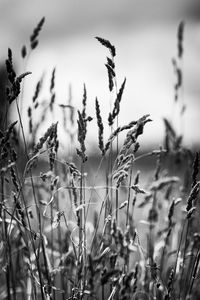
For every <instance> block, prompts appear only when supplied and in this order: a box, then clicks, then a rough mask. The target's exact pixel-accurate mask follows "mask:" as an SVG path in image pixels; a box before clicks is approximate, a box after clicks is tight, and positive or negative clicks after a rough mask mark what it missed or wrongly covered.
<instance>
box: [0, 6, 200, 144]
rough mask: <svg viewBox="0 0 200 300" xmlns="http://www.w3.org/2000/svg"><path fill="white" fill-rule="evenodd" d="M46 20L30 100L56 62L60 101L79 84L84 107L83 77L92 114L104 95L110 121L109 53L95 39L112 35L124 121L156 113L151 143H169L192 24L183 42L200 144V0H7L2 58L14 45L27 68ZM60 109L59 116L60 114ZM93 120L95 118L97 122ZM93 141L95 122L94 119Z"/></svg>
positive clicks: (187, 95) (189, 119)
mask: <svg viewBox="0 0 200 300" xmlns="http://www.w3.org/2000/svg"><path fill="white" fill-rule="evenodd" d="M43 16H45V17H46V22H45V26H44V28H43V30H42V32H41V35H40V43H39V47H38V48H37V49H36V50H35V51H34V53H32V56H31V57H30V60H29V62H28V66H27V69H28V71H29V70H30V71H32V72H33V74H32V75H31V78H29V79H27V80H26V89H25V97H26V103H25V108H26V107H27V105H28V103H30V100H31V97H32V94H33V89H34V86H35V84H36V82H37V80H38V79H39V78H40V76H41V74H42V73H43V72H44V71H46V74H47V78H48V76H50V73H51V70H52V68H53V67H54V66H56V69H57V70H56V72H57V73H56V93H57V103H65V102H66V99H67V87H68V85H69V84H70V83H71V84H72V93H73V100H74V104H75V105H76V107H80V103H81V97H82V89H83V83H85V84H86V86H87V90H88V113H89V114H91V115H92V116H94V100H95V97H96V96H97V97H98V99H99V101H100V104H101V106H102V110H103V115H104V119H105V120H106V118H107V114H108V109H109V99H110V97H109V91H108V84H107V73H106V69H105V66H104V63H105V61H106V56H107V55H108V52H107V51H106V49H105V48H104V47H102V46H101V45H100V44H98V42H97V41H96V40H95V39H94V37H95V36H100V37H104V38H106V39H109V40H110V41H111V42H112V43H113V44H114V45H115V46H116V49H117V57H116V70H117V79H118V85H120V84H121V82H122V80H123V78H124V77H126V78H127V85H126V90H125V93H124V97H123V100H122V106H121V117H120V119H119V123H120V124H121V125H123V124H125V123H127V122H129V121H131V120H133V119H136V118H138V117H140V116H141V115H143V114H146V113H150V114H151V117H152V119H153V121H154V122H152V124H150V125H149V126H148V127H149V128H148V129H147V131H146V132H147V133H146V135H145V136H144V139H145V140H146V141H150V142H153V143H154V144H159V143H160V142H161V141H162V134H163V126H162V118H163V117H166V116H167V117H171V116H172V115H173V114H174V113H173V110H174V105H173V84H174V83H175V77H174V73H173V68H172V64H171V58H172V57H174V56H175V55H176V44H177V42H176V30H177V26H178V24H179V22H180V21H181V20H184V21H185V22H186V30H185V41H184V48H185V53H184V100H185V102H186V105H187V107H188V108H187V110H186V117H185V129H184V132H185V140H186V143H193V144H194V143H196V142H197V141H198V140H199V139H200V133H199V132H200V131H199V130H196V128H197V126H199V125H200V122H199V113H200V110H199V108H200V106H199V98H200V88H199V86H200V84H199V80H200V79H199V78H200V24H199V20H200V18H199V17H200V2H199V1H198V0H190V1H187V0H176V1H174V0H173V1H172V0H168V1H164V0H163V1H161V0H129V1H128V0H123V1H119V0H109V1H106V0H101V1H94V0H79V1H78V0H73V1H72V0H71V1H69V0H56V1H55V0H42V1H39V0H38V1H36V0H35V1H27V0H23V1H22V0H16V1H14V0H13V1H11V0H10V1H9V0H0V36H1V38H0V59H1V60H4V59H5V58H6V55H7V48H8V47H11V49H12V50H13V54H14V59H15V61H16V66H17V68H18V71H19V73H20V71H21V70H22V64H21V62H20V61H21V59H20V49H21V46H22V45H23V44H24V43H28V39H29V36H30V34H31V32H32V30H33V28H34V27H35V25H36V24H37V23H38V21H39V20H40V19H41V18H42V17H43ZM58 112H59V110H58V111H57V114H56V116H54V118H55V119H56V118H57V119H60V115H59V113H58ZM93 122H94V121H93ZM91 127H92V128H91V130H90V139H94V135H96V128H95V126H94V125H91Z"/></svg>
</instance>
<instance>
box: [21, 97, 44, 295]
mask: <svg viewBox="0 0 200 300" xmlns="http://www.w3.org/2000/svg"><path fill="white" fill-rule="evenodd" d="M16 107H17V112H18V116H19V121H20V126H21V130H22V137H23V142H24V147H25V153H26V157H27V159H28V160H29V155H28V148H27V144H26V138H25V133H24V128H23V123H22V118H21V114H20V110H19V105H18V102H17V99H16ZM30 177H31V185H32V191H33V198H34V202H35V205H36V212H37V217H38V222H39V231H40V236H41V237H42V230H41V229H42V228H41V216H40V211H39V207H38V203H37V201H36V194H35V188H34V184H33V177H32V172H31V170H30ZM33 245H34V243H33ZM34 250H35V246H34ZM34 253H35V255H36V251H34ZM43 256H45V253H43ZM36 261H37V268H38V274H39V281H40V291H41V296H42V300H45V298H44V291H43V284H42V275H41V271H40V265H39V261H38V259H37V257H36Z"/></svg>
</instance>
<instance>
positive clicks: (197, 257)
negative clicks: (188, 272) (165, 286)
mask: <svg viewBox="0 0 200 300" xmlns="http://www.w3.org/2000/svg"><path fill="white" fill-rule="evenodd" d="M199 261H200V249H198V252H197V255H196V258H195V263H194V266H193V269H192V279H190V285H189V290H188V293H187V294H186V298H187V295H189V297H190V295H191V292H192V288H193V285H194V281H195V279H196V273H197V269H198V265H199ZM187 299H189V298H187Z"/></svg>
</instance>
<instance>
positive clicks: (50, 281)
mask: <svg viewBox="0 0 200 300" xmlns="http://www.w3.org/2000/svg"><path fill="white" fill-rule="evenodd" d="M44 22H45V19H44V18H43V19H42V20H41V21H40V22H39V24H38V25H37V27H36V28H35V29H34V31H33V33H32V35H31V36H30V43H29V46H28V47H27V46H23V47H22V58H23V59H24V60H25V61H26V60H27V59H28V58H29V56H30V55H32V51H33V50H34V49H35V48H36V47H37V45H38V38H39V33H40V30H41V29H42V27H43V24H44ZM183 33H184V23H183V22H182V23H180V25H179V28H178V54H177V58H176V59H174V60H173V65H174V70H175V74H176V79H177V82H176V84H175V101H174V103H175V105H176V106H178V109H180V121H181V118H182V116H183V114H184V111H185V104H184V103H183V102H182V100H181V97H180V94H181V89H182V76H183V74H182V68H181V65H182V56H183ZM96 39H97V41H98V42H100V43H101V44H102V45H103V46H104V47H105V48H107V50H108V51H109V56H108V57H107V58H106V68H107V71H108V86H109V91H110V94H111V98H113V102H112V107H111V110H110V112H109V115H108V124H104V122H103V121H102V116H101V109H100V103H99V101H98V99H97V98H96V99H95V103H94V105H95V108H96V117H95V119H96V120H92V118H91V117H90V116H88V115H87V90H86V87H85V85H84V89H83V100H82V104H81V105H80V108H79V110H76V109H75V107H73V103H72V100H71V97H70V98H69V103H67V104H66V105H65V104H60V107H61V109H62V112H63V127H64V130H65V133H66V137H67V138H68V139H69V140H70V144H71V146H70V148H71V155H66V158H65V157H63V155H62V156H61V154H60V152H59V146H60V141H59V138H58V125H59V126H61V125H60V123H59V124H58V123H57V122H56V123H53V124H51V125H50V126H49V127H48V128H47V129H46V131H45V132H44V134H43V136H41V137H40V138H38V130H39V129H40V127H41V126H43V123H45V118H46V115H47V114H51V113H52V112H53V110H54V105H55V99H56V92H55V78H56V70H55V69H53V71H52V75H51V82H50V88H49V93H50V97H49V102H48V103H41V101H40V92H41V89H42V84H43V78H42V79H40V80H39V81H38V84H37V86H36V90H35V93H34V96H33V98H32V104H31V105H30V107H29V108H28V118H29V137H27V136H25V133H24V128H25V126H26V124H24V120H23V119H22V113H21V112H22V107H23V105H22V102H23V101H24V99H23V84H24V83H23V79H24V78H25V77H26V76H31V73H30V72H27V71H25V72H24V73H23V74H21V75H19V76H17V75H16V73H15V70H14V67H13V59H12V51H11V50H10V49H9V50H8V59H7V60H6V67H7V74H8V80H9V87H8V88H7V94H6V97H7V104H6V112H5V116H4V128H3V130H2V131H1V132H0V145H1V147H0V151H1V156H0V159H1V162H0V171H1V201H0V223H1V227H0V228H1V231H0V232H1V243H0V265H1V272H0V278H1V286H0V299H8V300H11V299H43V300H44V299H109V300H111V299H124V300H125V299H165V300H167V299H198V298H199V296H200V295H199V293H200V290H199V258H200V235H199V225H200V224H199V204H198V197H199V195H198V194H199V185H200V183H199V181H198V173H199V155H198V153H196V154H194V153H192V151H191V150H188V149H185V148H184V146H183V144H182V139H183V136H182V135H178V134H177V132H176V130H175V128H174V127H173V124H172V123H171V122H170V121H169V120H168V119H165V120H164V126H165V131H166V133H165V142H164V145H163V147H161V148H159V149H152V150H151V151H150V152H148V153H143V154H141V153H139V154H138V150H139V147H140V144H139V140H140V139H142V134H143V131H144V130H145V127H146V126H148V123H149V122H151V121H152V120H151V119H150V116H149V115H144V116H142V117H141V118H139V119H138V120H133V121H132V122H130V123H129V124H123V125H122V126H119V124H118V116H119V113H120V104H121V100H122V97H123V91H124V89H125V86H126V79H124V81H123V82H122V83H121V85H118V84H117V79H116V69H115V56H116V49H115V47H114V46H113V45H112V44H111V43H110V42H109V41H108V40H105V39H103V38H100V37H96ZM117 86H120V88H119V89H118V88H117ZM12 106H16V110H17V113H18V122H16V121H15V122H13V123H10V122H9V119H8V116H9V111H10V110H11V107H12ZM39 108H40V109H41V110H40V111H39ZM40 112H41V115H40ZM36 114H37V121H34V116H35V115H36ZM90 122H93V123H94V122H96V124H97V127H98V136H97V143H98V147H99V157H98V160H99V162H98V163H97V168H96V170H95V169H94V167H91V165H90V164H91V160H90V157H88V154H87V149H86V138H87V131H88V128H89V126H90ZM66 124H67V125H66ZM105 126H109V129H110V137H109V138H108V140H105V138H104V128H105ZM76 128H77V129H76ZM75 129H76V130H75ZM123 134H125V135H124V141H123V143H122V144H121V143H119V135H123ZM72 149H76V154H75V152H73V151H72ZM144 159H147V160H150V161H151V160H153V161H154V163H153V164H154V165H155V166H154V168H153V170H152V171H151V174H153V175H152V176H151V179H150V180H149V181H148V184H147V185H145V186H143V183H142V180H141V176H142V174H141V175H140V172H139V171H138V170H137V169H136V166H137V162H139V161H142V160H144ZM169 161H170V163H169ZM87 170H90V173H89V174H87ZM142 211H143V212H144V215H145V217H141V218H140V216H138V212H140V214H141V216H142V213H141V212H142Z"/></svg>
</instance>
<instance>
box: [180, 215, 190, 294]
mask: <svg viewBox="0 0 200 300" xmlns="http://www.w3.org/2000/svg"><path fill="white" fill-rule="evenodd" d="M186 226H187V228H186V235H185V245H184V252H183V265H182V271H181V278H180V289H179V299H181V291H182V289H183V287H182V278H183V273H184V263H185V254H186V244H187V236H188V229H189V220H187V224H186Z"/></svg>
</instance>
